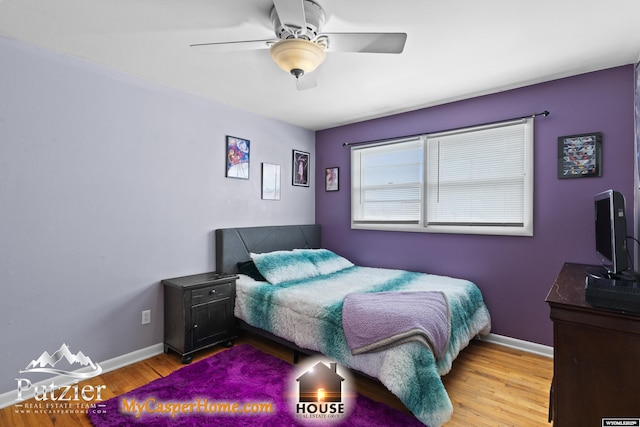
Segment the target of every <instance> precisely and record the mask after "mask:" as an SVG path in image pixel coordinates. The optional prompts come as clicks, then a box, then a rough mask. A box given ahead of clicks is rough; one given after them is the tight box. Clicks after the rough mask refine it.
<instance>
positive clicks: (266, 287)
mask: <svg viewBox="0 0 640 427" xmlns="http://www.w3.org/2000/svg"><path fill="white" fill-rule="evenodd" d="M256 265H258V262H256ZM258 268H260V265H258ZM341 268H342V269H337V271H334V272H330V273H326V274H321V273H322V272H320V273H314V274H311V275H297V277H294V278H293V279H291V280H283V281H280V282H279V283H278V284H277V285H273V284H271V283H269V282H257V281H254V280H253V279H250V278H249V277H246V276H241V279H240V280H239V281H238V284H237V291H236V306H235V314H236V317H238V318H240V319H242V320H244V321H245V322H247V323H249V324H250V325H252V326H255V327H258V328H261V329H264V330H266V331H269V332H271V333H273V334H275V335H277V336H280V337H282V338H285V339H287V340H289V341H292V342H294V343H295V344H297V345H298V346H300V347H302V348H308V349H310V350H314V351H319V352H321V353H323V354H325V355H327V356H328V357H330V358H332V359H334V360H336V361H337V362H339V363H341V364H343V365H345V366H347V367H349V368H351V369H355V370H358V371H361V372H363V373H365V374H367V375H370V376H372V377H375V378H378V379H379V380H380V381H381V382H382V383H383V384H384V385H385V386H386V387H387V388H388V389H389V390H390V391H391V392H392V393H393V394H395V395H396V396H398V397H399V398H400V399H401V400H402V402H403V403H404V404H405V405H406V406H407V408H409V410H411V411H412V412H413V414H414V415H415V416H416V417H417V418H418V419H419V420H420V421H422V422H423V423H424V424H426V425H428V426H431V427H437V426H440V425H442V424H443V423H445V422H446V421H447V420H449V418H450V417H451V414H452V411H453V407H452V404H451V401H450V399H449V396H448V395H447V392H446V390H445V389H444V385H443V384H442V380H441V378H440V377H441V376H442V375H445V374H446V373H447V372H449V370H450V369H451V364H452V362H453V360H454V359H455V357H456V356H457V355H458V353H459V352H460V350H462V349H463V348H464V347H466V346H467V345H468V343H469V341H470V340H471V339H473V337H475V336H476V335H479V334H481V335H485V334H488V333H489V330H490V323H491V322H490V317H489V312H488V310H487V308H486V306H485V304H484V302H483V299H482V294H481V293H480V290H479V289H478V287H477V286H476V285H475V284H473V283H471V282H469V281H467V280H462V279H455V278H451V277H444V276H436V275H430V274H423V273H414V272H407V271H402V270H390V269H380V268H370V267H359V266H353V265H351V266H342V267H341ZM316 270H317V267H316ZM329 271H332V270H329ZM286 274H287V275H289V274H291V273H289V272H287V273H286ZM294 276H296V275H295V274H294ZM281 277H283V276H281ZM390 291H440V292H443V293H444V294H445V295H446V299H447V302H448V304H449V312H450V316H451V336H450V337H449V343H448V347H447V349H446V352H445V354H444V355H443V357H442V358H440V359H438V360H436V358H435V357H434V355H433V353H432V352H431V351H430V350H429V349H428V347H426V346H424V345H422V344H419V343H417V342H408V343H405V344H402V345H399V346H396V347H393V348H390V349H386V350H384V351H381V352H375V353H365V354H358V355H353V354H351V351H350V349H349V346H348V345H347V341H346V338H345V334H344V331H343V329H342V305H343V299H344V298H345V296H346V295H347V294H349V293H353V292H361V293H368V292H390Z"/></svg>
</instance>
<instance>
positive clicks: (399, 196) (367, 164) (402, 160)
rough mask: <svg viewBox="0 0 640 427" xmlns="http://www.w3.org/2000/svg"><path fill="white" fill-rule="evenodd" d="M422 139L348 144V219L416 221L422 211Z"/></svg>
mask: <svg viewBox="0 0 640 427" xmlns="http://www.w3.org/2000/svg"><path fill="white" fill-rule="evenodd" d="M422 164H423V155H422V139H420V138H417V139H410V140H405V141H399V142H394V143H393V144H387V145H377V146H367V147H363V148H358V147H356V148H352V153H351V172H352V192H351V194H352V200H351V207H352V219H353V221H354V222H359V223H365V222H375V223H416V224H417V223H418V222H419V221H420V218H421V215H422V189H423V168H422Z"/></svg>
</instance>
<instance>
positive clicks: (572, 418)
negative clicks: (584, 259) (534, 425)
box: [546, 263, 640, 427]
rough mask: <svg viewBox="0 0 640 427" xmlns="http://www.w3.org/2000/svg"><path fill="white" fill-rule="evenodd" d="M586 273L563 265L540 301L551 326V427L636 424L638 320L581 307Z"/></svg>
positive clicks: (639, 412) (576, 266) (639, 358)
mask: <svg viewBox="0 0 640 427" xmlns="http://www.w3.org/2000/svg"><path fill="white" fill-rule="evenodd" d="M588 267H593V266H587V265H583V264H571V263H567V264H565V265H564V266H563V268H562V270H561V271H560V274H559V275H558V277H557V279H556V281H555V283H554V284H553V286H552V287H551V290H550V291H549V294H548V295H547V298H546V302H548V303H549V306H550V309H551V320H552V321H553V348H554V360H553V371H554V378H553V384H552V388H551V407H550V417H551V418H553V423H554V426H555V427H566V426H580V427H583V426H601V425H604V424H603V418H612V419H621V418H625V417H628V418H632V419H634V420H637V419H639V418H640V316H639V315H636V314H629V313H623V312H618V311H614V310H607V309H601V308H595V307H592V306H591V305H590V304H589V303H587V302H586V300H585V278H586V269H587V268H588ZM634 425H637V424H634Z"/></svg>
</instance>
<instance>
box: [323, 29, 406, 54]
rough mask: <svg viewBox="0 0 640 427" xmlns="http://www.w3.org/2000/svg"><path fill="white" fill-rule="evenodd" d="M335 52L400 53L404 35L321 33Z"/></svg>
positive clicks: (404, 38) (404, 40) (404, 39)
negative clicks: (327, 38) (326, 37)
mask: <svg viewBox="0 0 640 427" xmlns="http://www.w3.org/2000/svg"><path fill="white" fill-rule="evenodd" d="M322 35H323V36H328V37H329V50H330V51H336V52H364V53H402V51H403V50H404V44H405V42H406V40H407V34H406V33H322Z"/></svg>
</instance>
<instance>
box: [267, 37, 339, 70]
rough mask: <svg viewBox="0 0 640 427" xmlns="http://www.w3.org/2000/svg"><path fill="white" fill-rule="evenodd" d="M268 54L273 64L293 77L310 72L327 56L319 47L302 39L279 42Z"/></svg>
mask: <svg viewBox="0 0 640 427" xmlns="http://www.w3.org/2000/svg"><path fill="white" fill-rule="evenodd" d="M270 53H271V59H273V62H275V63H276V64H278V66H279V67H280V68H282V69H283V70H284V71H286V72H287V73H291V74H293V75H294V76H297V75H299V76H302V74H305V73H310V72H312V71H313V70H315V69H316V68H318V66H319V65H320V64H322V62H323V61H324V59H325V58H326V55H327V54H326V52H325V50H324V49H323V48H322V47H321V46H319V45H318V44H316V43H313V42H310V41H308V40H303V39H287V40H281V41H279V42H277V43H276V44H274V45H273V46H271V50H270Z"/></svg>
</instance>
